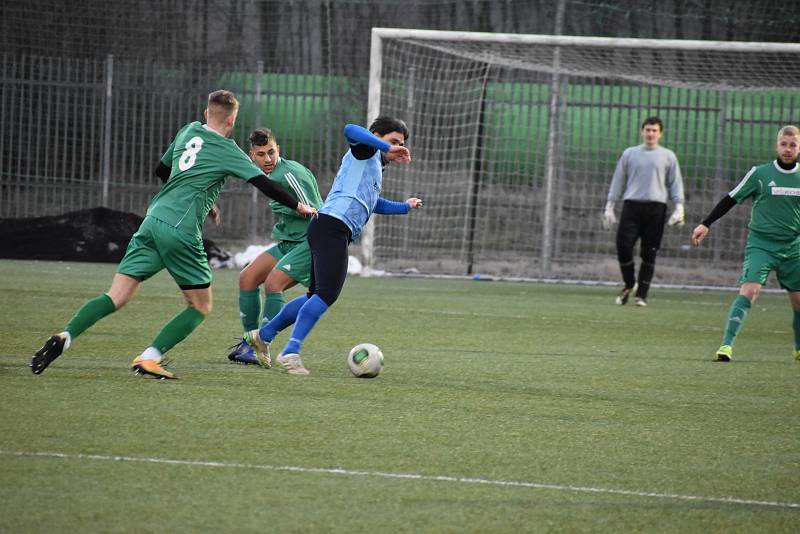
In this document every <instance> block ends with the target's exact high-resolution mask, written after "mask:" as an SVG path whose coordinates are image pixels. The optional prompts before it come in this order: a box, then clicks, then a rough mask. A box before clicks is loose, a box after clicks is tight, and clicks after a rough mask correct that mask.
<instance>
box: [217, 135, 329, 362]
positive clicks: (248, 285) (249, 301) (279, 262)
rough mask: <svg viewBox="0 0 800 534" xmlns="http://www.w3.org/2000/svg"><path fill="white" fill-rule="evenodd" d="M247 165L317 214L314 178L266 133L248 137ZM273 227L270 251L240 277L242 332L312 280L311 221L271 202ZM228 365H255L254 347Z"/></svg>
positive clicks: (235, 354)
mask: <svg viewBox="0 0 800 534" xmlns="http://www.w3.org/2000/svg"><path fill="white" fill-rule="evenodd" d="M250 159H252V160H253V163H255V164H256V165H258V166H259V167H260V168H261V170H263V171H264V172H265V173H266V174H267V176H268V177H269V179H270V180H273V181H275V182H277V183H278V184H280V185H281V186H282V187H283V188H285V189H286V190H287V191H289V192H290V194H291V195H292V196H294V197H295V198H297V200H298V201H300V202H302V203H304V204H306V205H308V206H311V207H312V208H319V207H320V206H322V197H321V196H320V194H319V186H318V185H317V179H316V178H315V177H314V174H313V173H312V172H311V171H310V170H308V169H307V168H305V167H304V166H303V165H301V164H299V163H297V162H296V161H292V160H290V159H286V158H283V157H281V147H280V145H278V142H277V140H276V139H275V135H274V134H273V133H272V132H271V131H270V130H268V129H267V128H258V129H256V130H254V131H253V133H251V134H250ZM270 207H271V208H272V211H273V212H274V213H275V216H276V219H277V220H276V222H275V225H274V226H273V227H272V239H274V240H276V241H277V243H275V244H273V245H271V246H270V247H269V248H267V249H266V250H265V251H264V252H262V253H261V254H260V255H259V256H258V257H257V258H256V259H255V260H253V261H252V263H250V264H249V265H248V266H247V267H245V268H244V269H242V272H241V273H239V316H240V317H241V319H242V326H243V327H244V331H243V332H245V333H246V332H248V331H250V330H255V329H257V328H258V327H259V326H260V319H261V318H262V316H263V319H264V320H265V321H269V320H270V319H272V318H273V317H275V316H276V315H278V312H279V311H281V308H282V307H283V305H284V304H285V303H286V300H285V299H284V296H283V292H284V291H285V290H286V289H289V288H290V287H292V286H294V285H296V284H298V283H300V284H302V285H304V286H305V287H308V284H309V280H310V278H311V249H310V248H309V246H308V241H307V240H306V233H307V232H308V223H309V219H307V218H305V217H302V216H299V215H298V214H297V213H296V212H295V211H294V210H291V209H289V208H287V207H286V206H284V205H282V204H280V203H278V202H275V201H273V202H270ZM262 283H263V284H264V307H263V313H262V308H261V299H260V297H259V291H258V286H259V285H261V284H262ZM231 349H233V350H232V351H231V352H230V353H229V354H228V359H229V360H230V361H232V362H238V363H244V364H255V365H259V363H260V362H259V361H258V359H257V358H256V355H255V353H254V352H253V347H251V346H250V345H248V344H247V342H246V341H245V340H244V339H242V340H240V341H239V343H237V344H236V345H234V346H233V347H231Z"/></svg>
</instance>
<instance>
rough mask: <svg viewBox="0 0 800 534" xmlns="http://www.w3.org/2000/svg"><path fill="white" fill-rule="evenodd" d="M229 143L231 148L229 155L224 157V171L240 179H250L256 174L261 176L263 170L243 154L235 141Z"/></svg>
mask: <svg viewBox="0 0 800 534" xmlns="http://www.w3.org/2000/svg"><path fill="white" fill-rule="evenodd" d="M231 143H232V147H231V148H232V150H231V151H230V156H229V157H227V158H226V161H225V163H224V166H225V171H226V172H227V173H228V174H229V175H230V176H236V177H237V178H241V179H242V180H250V179H252V178H255V177H256V176H263V175H264V171H262V170H261V169H259V168H258V167H256V164H255V163H253V162H252V161H251V160H250V158H249V157H247V154H245V153H244V152H243V151H242V149H241V148H239V147H238V146H237V145H236V143H235V142H233V141H231Z"/></svg>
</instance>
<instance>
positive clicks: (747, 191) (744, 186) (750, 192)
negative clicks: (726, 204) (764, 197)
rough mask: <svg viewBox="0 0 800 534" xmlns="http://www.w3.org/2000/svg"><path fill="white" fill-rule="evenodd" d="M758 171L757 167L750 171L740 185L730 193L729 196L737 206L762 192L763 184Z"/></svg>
mask: <svg viewBox="0 0 800 534" xmlns="http://www.w3.org/2000/svg"><path fill="white" fill-rule="evenodd" d="M756 171H757V168H756V167H753V168H752V169H750V171H749V172H748V173H747V174H745V175H744V178H742V180H741V181H740V182H739V184H738V185H737V186H736V187H734V188H733V189H732V190H731V192H730V193H728V196H730V197H731V198H732V199H733V200H735V201H736V203H737V204H741V203H742V202H744V201H745V200H746V199H747V198H748V197H751V196H754V195H758V193H759V192H760V191H761V183H760V182H759V175H758V172H756Z"/></svg>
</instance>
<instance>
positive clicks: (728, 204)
mask: <svg viewBox="0 0 800 534" xmlns="http://www.w3.org/2000/svg"><path fill="white" fill-rule="evenodd" d="M735 205H736V201H735V200H733V197H731V196H729V195H725V196H724V197H722V200H720V201H719V202H718V203H717V205H716V206H714V209H712V210H711V213H709V214H708V217H706V218H705V219H703V224H704V225H705V226H707V227H711V225H712V224H714V221H716V220H717V219H719V218H720V217H722V216H723V215H725V214H726V213H728V211H729V210H730V209H731V208H732V207H734V206H735Z"/></svg>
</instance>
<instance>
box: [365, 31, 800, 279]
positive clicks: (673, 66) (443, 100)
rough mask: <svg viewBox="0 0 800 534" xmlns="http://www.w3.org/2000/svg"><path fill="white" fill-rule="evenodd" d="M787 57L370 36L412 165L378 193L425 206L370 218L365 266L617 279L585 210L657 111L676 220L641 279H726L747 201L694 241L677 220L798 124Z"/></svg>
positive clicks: (708, 200)
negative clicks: (378, 42)
mask: <svg viewBox="0 0 800 534" xmlns="http://www.w3.org/2000/svg"><path fill="white" fill-rule="evenodd" d="M791 53H792V52H791V51H787V52H781V51H778V52H730V51H729V52H713V51H702V50H668V49H661V48H655V49H649V50H648V49H637V48H628V47H626V48H623V47H619V48H598V47H590V46H570V47H565V46H561V47H558V51H557V49H556V47H555V46H550V45H532V44H515V45H512V44H502V45H496V44H487V43H477V42H469V43H466V42H458V41H453V42H451V41H444V40H440V41H422V40H413V39H388V40H386V41H385V42H384V44H383V54H382V75H381V95H380V103H381V113H385V114H390V115H397V116H400V117H404V118H406V119H407V120H408V122H409V126H410V128H411V139H410V143H409V146H410V148H411V150H412V156H413V158H414V161H413V163H412V164H411V165H410V166H407V167H401V166H396V167H392V168H391V170H390V171H389V174H388V175H387V179H386V180H385V181H384V196H387V197H390V198H405V197H407V196H409V195H414V196H420V197H422V198H423V199H427V201H428V202H427V203H426V208H425V209H424V210H422V211H421V212H417V213H414V214H412V216H411V217H395V218H390V217H382V218H379V219H378V221H377V222H376V233H375V247H374V251H373V254H374V257H375V259H376V263H375V267H376V268H382V269H389V270H419V271H422V272H429V273H441V274H473V273H483V274H490V275H498V276H507V277H526V278H542V277H544V278H556V279H575V280H606V281H616V280H619V267H618V265H617V262H616V249H615V244H614V240H615V233H614V231H613V230H604V229H603V228H602V226H601V214H602V210H603V206H604V204H605V200H606V197H607V194H608V188H609V185H610V181H611V176H612V174H613V172H614V168H615V166H616V163H617V160H618V158H619V157H620V155H621V154H622V151H623V150H624V149H625V148H626V147H628V146H632V145H636V144H639V143H640V142H641V139H640V134H639V128H640V125H641V122H642V120H643V119H644V118H646V117H648V116H652V115H657V116H659V117H661V119H662V120H663V122H664V124H665V132H664V135H663V137H662V139H661V144H662V145H663V146H665V147H667V148H670V149H671V150H673V151H674V152H675V153H676V154H677V156H678V159H679V162H680V165H681V170H682V173H683V177H684V188H685V194H686V211H687V225H686V226H684V227H667V229H666V230H665V235H664V239H663V242H662V248H661V251H660V253H659V259H658V267H657V269H656V279H655V281H656V282H657V283H668V284H681V285H685V284H689V285H697V284H701V285H731V284H734V283H735V281H736V274H737V272H738V270H739V269H740V266H741V256H742V251H743V245H744V240H745V237H746V231H747V229H746V226H747V221H748V219H749V203H748V204H747V205H745V206H742V207H738V208H735V209H734V210H732V211H731V212H730V213H729V214H728V215H726V217H724V218H723V219H722V220H721V221H719V222H718V223H716V224H715V226H714V228H713V230H712V232H711V234H710V237H709V239H708V240H707V241H706V242H705V243H704V245H703V247H701V248H694V247H691V246H690V234H691V228H692V227H694V225H696V224H698V223H699V221H700V220H702V218H703V217H705V215H706V214H707V213H708V212H709V211H710V209H711V208H712V207H713V206H714V204H716V202H718V201H719V199H720V198H721V197H722V196H723V195H724V194H725V193H727V192H728V191H729V190H730V189H732V188H733V187H734V186H735V185H736V184H737V183H738V181H739V180H740V179H741V178H742V177H743V176H744V174H745V173H746V172H747V171H748V170H749V169H750V167H751V166H753V165H756V164H760V163H763V162H766V161H769V160H771V159H774V144H775V135H776V133H777V131H778V129H779V128H780V127H781V126H783V125H785V124H792V123H796V122H797V121H798V117H797V111H796V110H797V109H800V94H798V93H797V92H796V91H794V90H793V89H792V88H793V87H796V86H797V84H798V82H800V79H798V78H800V75H798V73H797V72H796V71H795V70H793V67H792V62H791V61H790V57H791ZM548 142H551V143H552V149H551V150H550V151H548ZM548 173H550V177H551V179H550V184H551V185H550V187H549V188H548ZM670 209H671V206H670ZM617 213H618V214H619V208H617ZM548 214H549V215H550V216H551V219H550V221H551V222H550V223H548V222H547V221H546V219H547V215H548Z"/></svg>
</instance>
